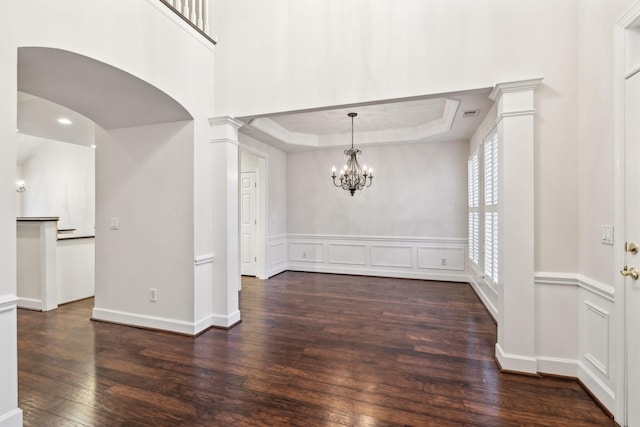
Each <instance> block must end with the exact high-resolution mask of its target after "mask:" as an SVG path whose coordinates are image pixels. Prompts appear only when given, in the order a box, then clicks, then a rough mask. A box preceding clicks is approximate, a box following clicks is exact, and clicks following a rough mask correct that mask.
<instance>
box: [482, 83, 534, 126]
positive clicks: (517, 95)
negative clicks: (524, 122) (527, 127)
mask: <svg viewBox="0 0 640 427" xmlns="http://www.w3.org/2000/svg"><path fill="white" fill-rule="evenodd" d="M541 81H542V79H532V80H520V81H517V82H509V83H499V84H497V85H496V86H495V87H494V88H493V90H492V91H491V94H490V95H489V98H491V100H493V101H495V102H496V106H497V111H496V113H497V120H496V123H498V122H500V121H501V120H502V119H503V118H504V117H510V116H522V115H533V113H534V112H535V106H534V104H535V103H534V91H535V89H536V88H537V87H538V85H539V84H540V82H541Z"/></svg>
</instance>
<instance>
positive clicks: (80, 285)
mask: <svg viewBox="0 0 640 427" xmlns="http://www.w3.org/2000/svg"><path fill="white" fill-rule="evenodd" d="M95 250H96V241H95V239H94V238H91V237H90V238H86V239H59V240H58V242H57V245H56V273H57V276H56V285H57V288H58V304H65V303H68V302H71V301H77V300H80V299H84V298H89V297H92V296H93V295H94V294H95V283H96V282H95V279H96V263H95Z"/></svg>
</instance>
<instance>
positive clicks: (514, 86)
mask: <svg viewBox="0 0 640 427" xmlns="http://www.w3.org/2000/svg"><path fill="white" fill-rule="evenodd" d="M540 82H542V78H539V79H530V80H518V81H515V82H506V83H498V84H497V85H495V87H494V88H493V90H492V91H491V93H490V94H489V98H490V99H491V100H492V101H498V100H499V99H500V98H501V97H502V95H503V94H505V93H509V92H522V91H533V90H535V89H536V88H537V87H538V86H539V85H540Z"/></svg>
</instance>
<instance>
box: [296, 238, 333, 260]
mask: <svg viewBox="0 0 640 427" xmlns="http://www.w3.org/2000/svg"><path fill="white" fill-rule="evenodd" d="M324 254H325V244H324V243H314V242H290V243H289V260H290V261H297V262H325V256H324Z"/></svg>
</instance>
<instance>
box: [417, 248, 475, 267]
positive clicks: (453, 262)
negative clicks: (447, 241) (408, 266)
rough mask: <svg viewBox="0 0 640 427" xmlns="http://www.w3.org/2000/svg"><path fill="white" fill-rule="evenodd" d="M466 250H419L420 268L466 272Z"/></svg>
mask: <svg viewBox="0 0 640 427" xmlns="http://www.w3.org/2000/svg"><path fill="white" fill-rule="evenodd" d="M464 253H465V251H464V248H433V247H431V248H425V247H419V248H418V268H422V269H425V268H426V269H438V270H459V271H462V270H464V264H465V259H464Z"/></svg>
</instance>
